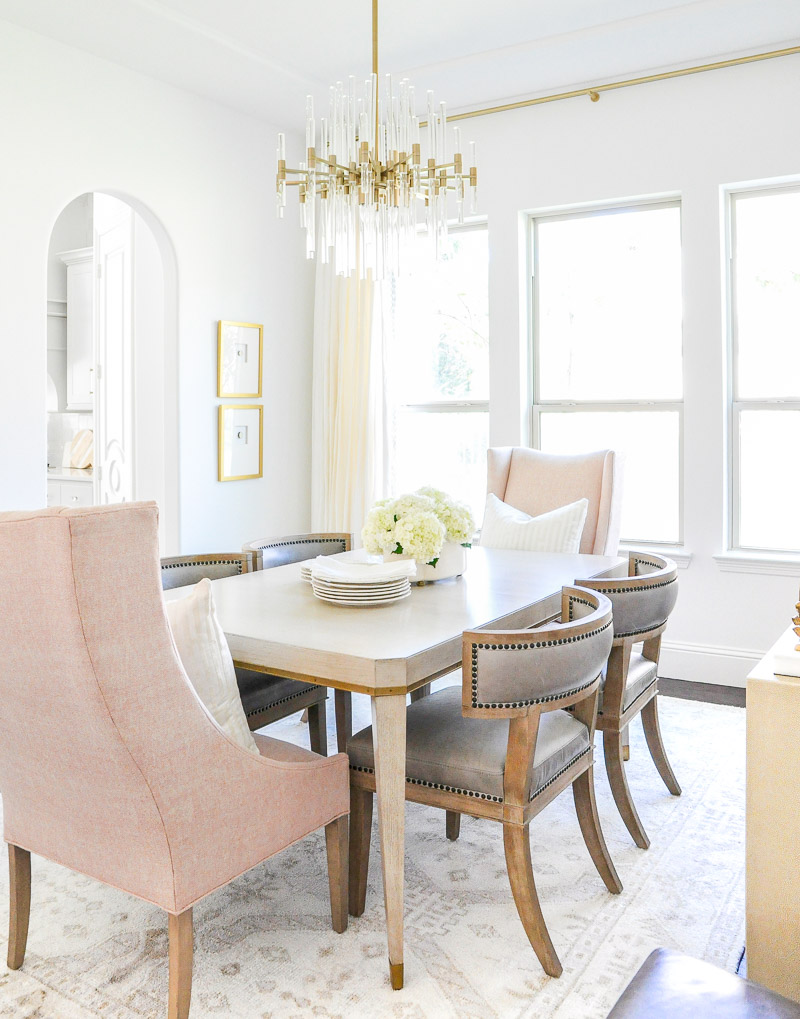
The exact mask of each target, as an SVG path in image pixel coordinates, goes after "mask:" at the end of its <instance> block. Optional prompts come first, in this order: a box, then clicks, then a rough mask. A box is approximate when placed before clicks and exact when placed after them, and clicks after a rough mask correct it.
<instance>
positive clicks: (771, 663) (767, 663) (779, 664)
mask: <svg viewBox="0 0 800 1019" xmlns="http://www.w3.org/2000/svg"><path fill="white" fill-rule="evenodd" d="M798 643H799V642H798V639H797V635H796V634H795V632H794V630H793V629H792V627H791V626H789V627H787V628H786V629H785V630H784V632H783V633H782V634H781V635H780V637H778V639H777V640H776V641H775V643H774V644H773V645H772V647H771V648H770V649H769V651H767V653H766V654H765V655H764V657H763V658H762V659H761V660H760V661H759V662H757V663H756V665H754V666H753V668H752V670H751V671H750V674H749V675H748V677H747V684H748V686H750V685H751V683H754V682H755V683H757V682H761V681H765V682H767V683H775V684H781V683H788V684H790V685H791V686H794V687H797V689H798V691H800V676H798V675H795V674H794V673H796V672H797V666H798V655H797V652H795V650H794V648H795V646H796V645H797V644H798ZM789 662H791V665H790V666H789V668H791V669H792V670H793V672H792V673H791V674H790V673H789V671H788V668H787V664H788V663H789Z"/></svg>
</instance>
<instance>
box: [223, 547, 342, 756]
mask: <svg viewBox="0 0 800 1019" xmlns="http://www.w3.org/2000/svg"><path fill="white" fill-rule="evenodd" d="M352 545H353V536H352V534H288V535H285V536H284V537H281V538H262V540H261V541H248V542H247V543H246V544H245V545H242V551H243V552H252V553H253V554H254V555H255V556H256V559H257V561H256V569H257V570H269V569H271V568H272V567H273V566H286V565H287V564H288V563H300V562H305V560H307V559H316V558H317V556H320V555H335V554H336V553H337V552H349V551H350V549H351V548H352ZM272 678H273V679H274V678H276V677H272ZM284 682H285V681H284ZM320 689H324V688H320ZM333 703H334V710H335V712H336V747H337V749H338V751H339V753H340V754H343V753H344V751H345V747H346V746H347V741H348V739H349V738H350V737H351V736H352V735H353V697H352V695H351V693H350V691H349V690H334V694H333ZM308 720H309V723H311V713H310V712H309V719H308Z"/></svg>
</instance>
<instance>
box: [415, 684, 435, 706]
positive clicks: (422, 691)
mask: <svg viewBox="0 0 800 1019" xmlns="http://www.w3.org/2000/svg"><path fill="white" fill-rule="evenodd" d="M430 695H431V684H430V683H426V684H425V685H424V686H418V687H417V689H416V690H412V691H411V703H412V704H413V703H414V701H421V700H422V698H423V697H430Z"/></svg>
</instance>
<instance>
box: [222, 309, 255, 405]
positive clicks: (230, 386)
mask: <svg viewBox="0 0 800 1019" xmlns="http://www.w3.org/2000/svg"><path fill="white" fill-rule="evenodd" d="M263 353H264V327H263V326H262V325H256V324H255V323H253V322H219V323H218V325H217V396H219V397H221V398H223V399H231V398H232V397H254V396H261V364H262V360H263Z"/></svg>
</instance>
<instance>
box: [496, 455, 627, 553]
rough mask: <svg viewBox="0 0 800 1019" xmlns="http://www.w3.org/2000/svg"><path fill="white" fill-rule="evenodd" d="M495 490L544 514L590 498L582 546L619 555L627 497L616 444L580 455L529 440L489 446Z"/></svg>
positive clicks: (519, 505)
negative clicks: (531, 444)
mask: <svg viewBox="0 0 800 1019" xmlns="http://www.w3.org/2000/svg"><path fill="white" fill-rule="evenodd" d="M487 464H488V479H487V480H488V484H487V488H488V491H489V493H491V494H492V495H496V496H497V498H498V499H501V500H502V501H503V502H507V503H508V504H509V505H510V506H514V507H515V508H516V509H518V510H522V511H523V513H529V514H530V515H531V516H534V517H535V516H539V515H540V514H541V513H547V512H549V511H550V510H554V509H558V507H559V506H566V505H567V504H568V503H571V502H576V501H577V500H578V499H584V498H585V499H588V500H589V508H588V511H587V513H586V523H585V524H584V527H583V535H582V537H581V546H580V551H581V552H582V553H590V554H594V555H616V554H617V549H618V547H619V527H620V512H621V502H622V466H623V464H622V456H621V454H620V453H616V452H614V450H612V449H601V450H597V451H596V452H593V453H579V454H577V455H575V456H559V455H556V454H554V453H542V452H541V451H540V450H538V449H528V448H527V447H526V446H498V447H495V448H493V449H489V450H488V454H487Z"/></svg>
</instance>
